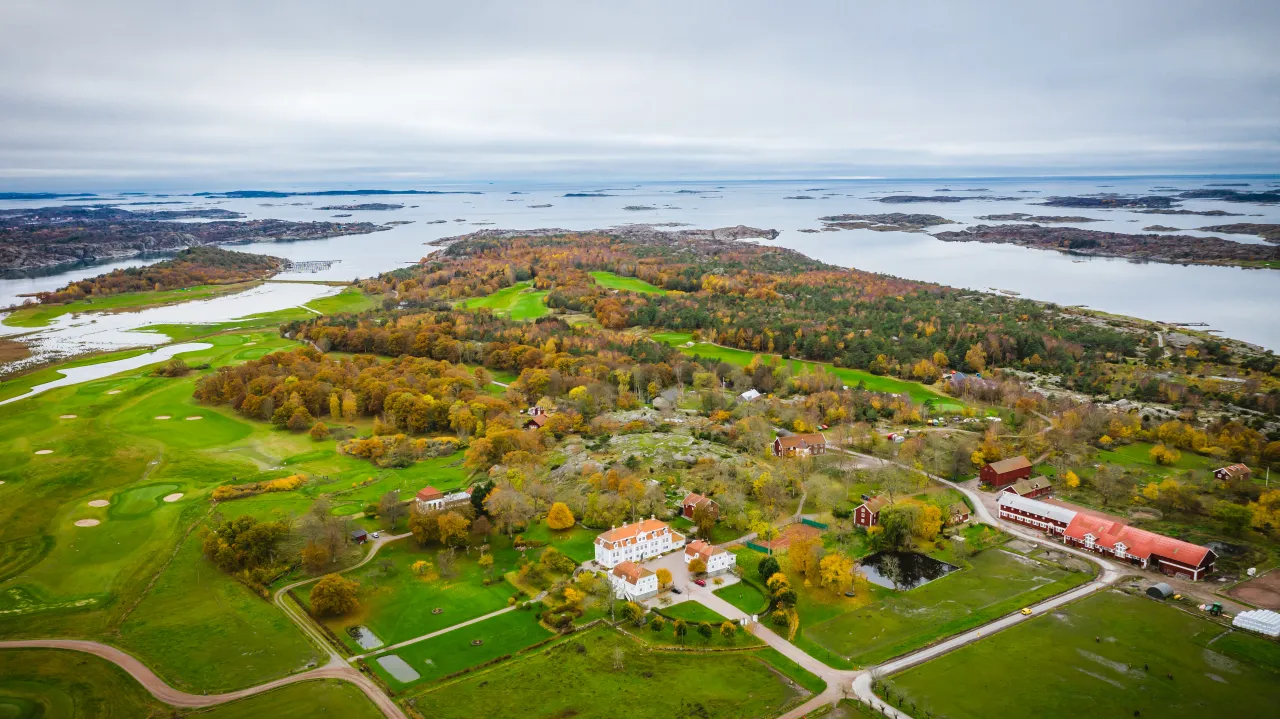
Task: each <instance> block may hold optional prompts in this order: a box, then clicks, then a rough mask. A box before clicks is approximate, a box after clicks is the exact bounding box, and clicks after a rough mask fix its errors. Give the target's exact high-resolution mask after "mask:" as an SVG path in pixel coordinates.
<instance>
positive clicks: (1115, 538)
mask: <svg viewBox="0 0 1280 719" xmlns="http://www.w3.org/2000/svg"><path fill="white" fill-rule="evenodd" d="M1063 538H1064V539H1065V540H1066V542H1067V544H1069V545H1071V546H1073V547H1080V548H1082V549H1088V550H1089V551H1091V552H1097V553H1098V554H1104V555H1110V556H1112V557H1115V558H1116V559H1119V560H1123V561H1127V562H1129V563H1130V564H1136V565H1138V566H1139V567H1142V568H1143V569H1148V568H1150V569H1156V570H1159V571H1161V572H1163V573H1165V574H1168V575H1169V576H1172V577H1180V578H1183V579H1190V580H1191V581H1193V582H1195V581H1199V580H1201V579H1204V578H1205V576H1206V575H1208V574H1210V573H1212V572H1213V565H1214V563H1215V562H1216V561H1217V560H1218V555H1217V554H1214V552H1213V550H1212V549H1209V548H1208V547H1201V546H1200V545H1198V544H1191V543H1190V542H1184V541H1182V540H1181V539H1174V538H1172V537H1166V536H1164V535H1162V534H1156V533H1155V532H1148V531H1147V530H1145V529H1138V528H1137V527H1130V526H1128V525H1126V524H1123V523H1121V522H1118V521H1116V520H1113V519H1107V518H1106V517H1095V516H1093V515H1089V514H1083V513H1081V514H1077V515H1076V516H1075V517H1074V518H1073V519H1072V520H1071V524H1069V525H1067V531H1066V532H1065V534H1064V537H1063Z"/></svg>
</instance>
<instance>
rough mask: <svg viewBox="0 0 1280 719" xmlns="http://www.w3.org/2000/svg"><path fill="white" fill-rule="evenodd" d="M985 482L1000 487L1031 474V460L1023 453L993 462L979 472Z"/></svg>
mask: <svg viewBox="0 0 1280 719" xmlns="http://www.w3.org/2000/svg"><path fill="white" fill-rule="evenodd" d="M978 476H979V477H980V478H981V479H982V483H983V484H989V485H991V486H992V487H995V488H997V489H999V488H1000V487H1004V486H1006V485H1010V484H1013V483H1014V482H1016V481H1018V480H1019V479H1027V478H1028V477H1030V476H1031V461H1030V460H1028V459H1027V458H1026V457H1023V456H1022V455H1018V456H1017V457H1010V458H1009V459H1002V460H1000V461H999V462H992V463H991V464H988V465H987V466H985V467H983V468H982V471H980V472H979V473H978Z"/></svg>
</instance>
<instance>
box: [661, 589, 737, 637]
mask: <svg viewBox="0 0 1280 719" xmlns="http://www.w3.org/2000/svg"><path fill="white" fill-rule="evenodd" d="M659 611H661V612H662V614H664V615H666V616H667V617H669V618H671V619H683V620H685V621H686V622H689V623H690V624H697V623H698V622H711V623H712V624H714V625H716V628H719V627H720V624H721V623H722V622H723V621H724V620H725V619H724V617H722V616H720V614H719V612H717V611H715V610H714V609H709V608H707V607H706V606H703V605H702V604H699V603H697V602H695V601H693V600H692V599H690V600H688V601H684V602H680V603H679V604H672V605H671V606H669V607H661V608H660V609H659ZM699 640H701V637H699Z"/></svg>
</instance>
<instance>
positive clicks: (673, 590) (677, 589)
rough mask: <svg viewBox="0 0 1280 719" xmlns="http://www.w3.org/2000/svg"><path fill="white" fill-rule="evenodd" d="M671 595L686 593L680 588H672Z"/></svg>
mask: <svg viewBox="0 0 1280 719" xmlns="http://www.w3.org/2000/svg"><path fill="white" fill-rule="evenodd" d="M671 593H672V594H684V592H682V591H680V587H672V588H671Z"/></svg>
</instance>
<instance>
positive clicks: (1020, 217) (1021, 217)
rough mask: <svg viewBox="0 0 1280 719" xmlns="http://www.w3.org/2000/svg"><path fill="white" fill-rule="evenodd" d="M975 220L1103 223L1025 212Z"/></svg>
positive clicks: (1095, 220)
mask: <svg viewBox="0 0 1280 719" xmlns="http://www.w3.org/2000/svg"><path fill="white" fill-rule="evenodd" d="M974 219H976V220H986V221H987V222H1035V223H1037V224H1041V225H1056V224H1065V223H1070V222H1101V221H1102V220H1099V219H1098V218H1096V217H1081V216H1080V215H1029V214H1027V213H1025V212H1010V213H1008V214H1004V215H980V216H978V217H975V218H974Z"/></svg>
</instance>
